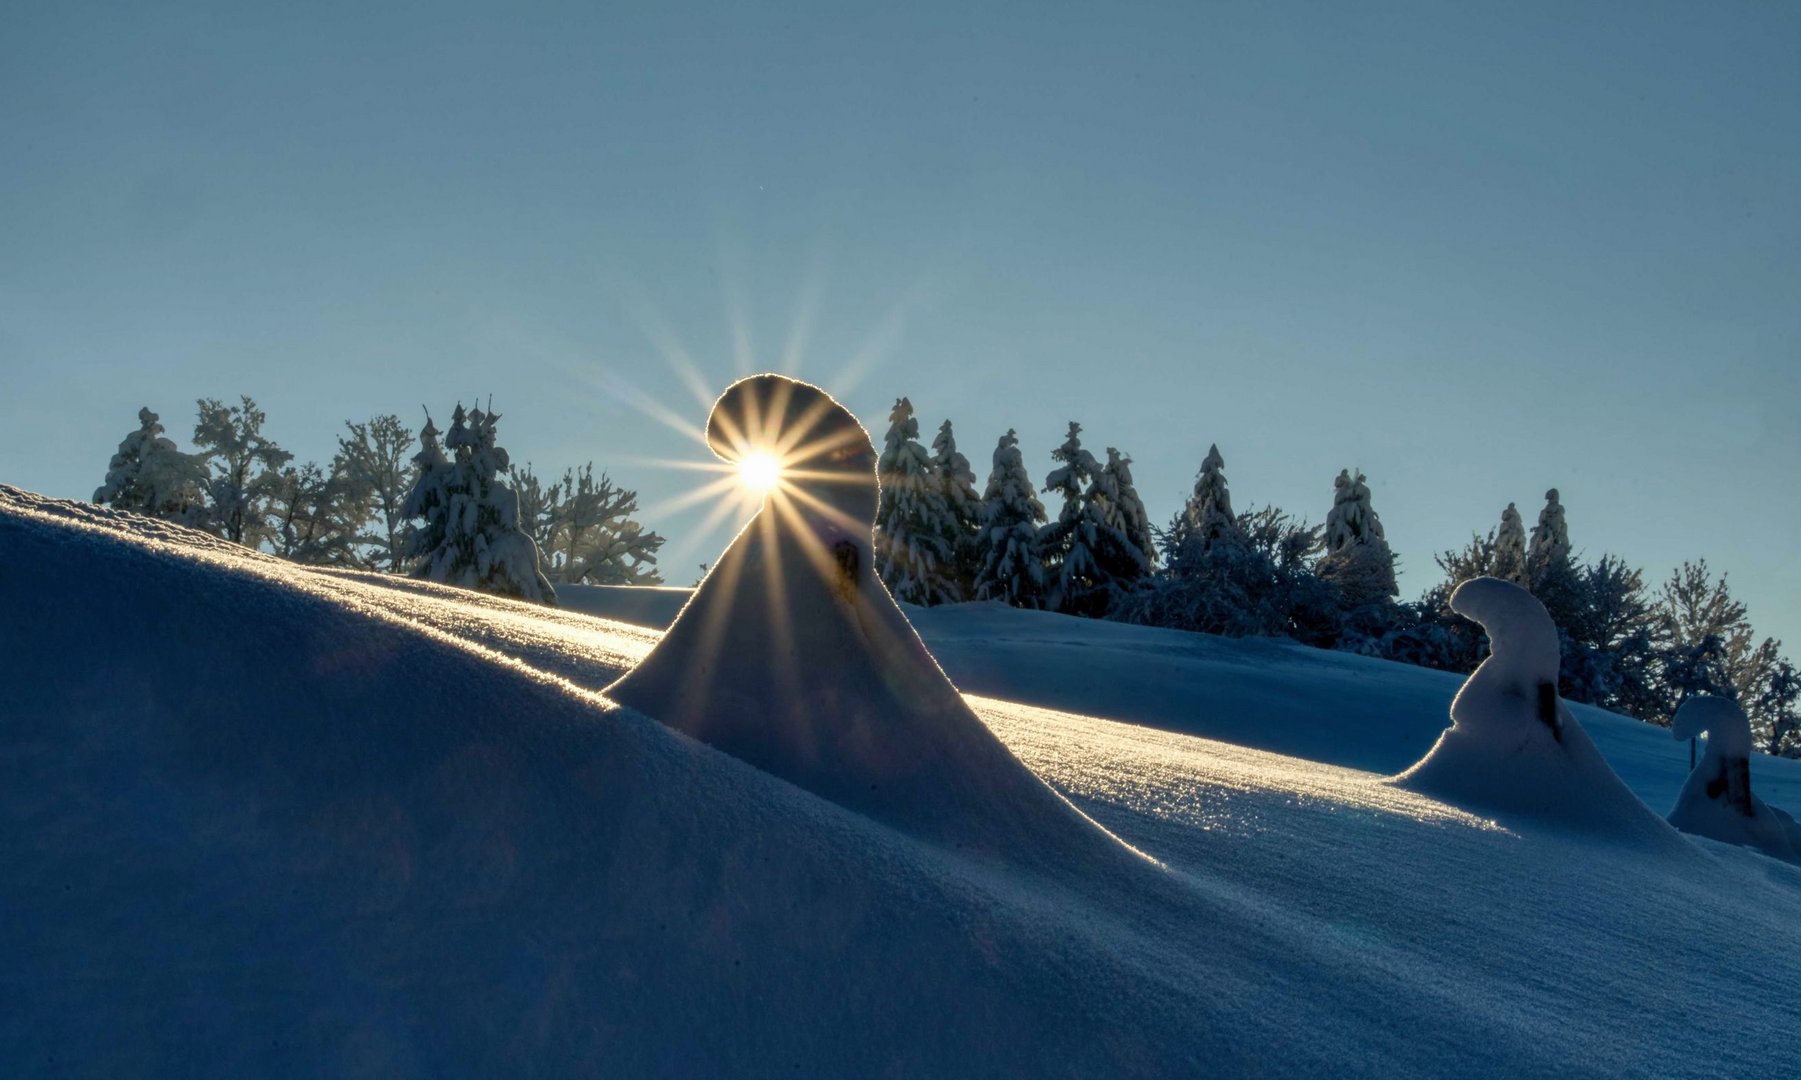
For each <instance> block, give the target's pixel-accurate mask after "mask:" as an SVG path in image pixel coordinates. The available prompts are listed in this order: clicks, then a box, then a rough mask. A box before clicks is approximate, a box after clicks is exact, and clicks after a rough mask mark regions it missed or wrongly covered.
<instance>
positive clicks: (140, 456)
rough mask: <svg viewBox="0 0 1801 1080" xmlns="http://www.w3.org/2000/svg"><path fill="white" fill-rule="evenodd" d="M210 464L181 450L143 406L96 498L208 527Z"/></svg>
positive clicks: (183, 523) (106, 503)
mask: <svg viewBox="0 0 1801 1080" xmlns="http://www.w3.org/2000/svg"><path fill="white" fill-rule="evenodd" d="M206 481H207V470H206V463H205V462H204V461H202V460H201V459H200V458H199V457H198V456H196V455H193V454H184V453H182V452H181V451H180V450H178V449H176V447H175V443H174V441H173V440H171V439H169V438H168V437H166V436H165V435H164V434H163V425H162V424H161V423H160V422H159V418H158V417H157V415H156V414H155V413H153V412H151V411H150V409H149V408H148V407H146V408H142V409H139V410H138V428H137V430H136V431H133V432H131V433H130V434H128V435H126V436H125V438H124V439H122V440H121V441H120V442H119V449H118V452H117V453H115V454H113V456H112V460H111V461H109V462H108V463H107V468H106V479H105V480H104V481H103V482H102V483H101V485H100V486H99V487H98V488H96V489H95V490H94V501H95V502H97V503H103V504H105V505H107V506H111V507H114V508H115V509H119V510H130V511H133V512H135V513H139V514H146V515H149V516H150V517H156V518H162V519H163V520H165V521H173V522H176V523H178V524H181V525H187V526H190V527H193V528H204V527H205V526H206V525H207V524H208V522H209V519H208V516H207V513H206V494H205V487H204V485H205V483H206Z"/></svg>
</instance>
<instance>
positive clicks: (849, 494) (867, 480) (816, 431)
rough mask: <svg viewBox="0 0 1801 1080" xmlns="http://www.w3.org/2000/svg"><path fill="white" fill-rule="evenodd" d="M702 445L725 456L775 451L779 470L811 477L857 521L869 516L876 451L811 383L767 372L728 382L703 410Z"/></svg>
mask: <svg viewBox="0 0 1801 1080" xmlns="http://www.w3.org/2000/svg"><path fill="white" fill-rule="evenodd" d="M707 448H708V449H710V450H712V451H713V453H715V454H717V455H718V456H719V457H720V458H722V459H723V460H725V461H729V462H736V461H738V460H739V459H740V458H742V457H744V456H745V455H746V454H750V453H755V452H758V451H766V452H769V453H773V454H774V455H775V456H776V458H777V459H778V460H780V461H781V464H782V469H783V471H784V472H785V473H789V474H793V475H796V476H797V477H800V478H804V479H806V480H807V481H809V483H808V484H807V487H808V488H809V490H811V491H813V492H814V493H815V494H816V495H817V496H818V497H819V498H820V499H822V500H824V501H827V502H829V503H830V504H831V505H832V506H833V507H834V508H836V509H837V510H840V511H842V512H843V513H844V514H846V515H847V516H849V517H852V518H854V519H856V520H857V521H860V522H870V521H874V520H875V499H876V480H875V459H876V455H875V446H874V444H873V443H871V442H870V440H869V433H868V432H867V431H864V430H863V425H862V424H859V423H857V418H856V417H854V416H852V415H851V414H850V410H848V409H846V408H845V407H844V406H842V405H840V404H838V402H837V401H835V400H833V398H832V395H830V394H828V393H826V392H825V391H824V390H821V389H820V388H819V387H817V386H814V385H812V384H811V383H804V382H801V381H799V380H798V379H790V378H788V377H787V376H785V375H768V374H765V375H752V376H750V377H748V378H744V379H739V380H738V381H737V382H735V383H733V384H732V385H730V386H728V387H726V389H725V393H723V394H720V395H719V400H718V401H715V402H714V403H713V411H712V412H710V413H708V414H707ZM813 481H817V482H813ZM803 501H804V500H803Z"/></svg>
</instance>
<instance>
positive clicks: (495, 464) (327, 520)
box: [94, 397, 664, 602]
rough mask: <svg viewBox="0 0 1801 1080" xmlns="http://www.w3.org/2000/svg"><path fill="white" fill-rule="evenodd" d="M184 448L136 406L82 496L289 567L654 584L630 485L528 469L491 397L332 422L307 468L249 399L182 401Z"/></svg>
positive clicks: (540, 590)
mask: <svg viewBox="0 0 1801 1080" xmlns="http://www.w3.org/2000/svg"><path fill="white" fill-rule="evenodd" d="M196 404H197V406H198V411H197V415H196V419H195V424H194V434H193V447H194V449H193V450H191V451H186V450H182V449H181V448H179V447H178V446H177V445H176V443H175V441H174V440H173V439H170V438H169V437H168V435H167V434H166V432H165V429H164V428H163V425H162V423H161V419H160V417H158V415H157V414H156V413H154V412H151V411H150V409H149V408H147V407H146V408H143V409H140V410H139V411H138V426H137V428H136V430H134V431H131V432H129V433H128V434H127V435H126V436H125V438H124V439H123V440H122V441H121V442H120V443H119V449H118V451H117V452H116V453H114V454H113V456H112V459H111V461H110V462H109V463H108V466H107V472H106V477H105V479H104V480H103V481H102V483H101V485H100V487H99V488H97V489H96V490H95V492H94V501H95V502H97V503H103V504H105V505H108V506H112V507H115V508H118V509H121V510H131V511H135V512H137V513H142V514H149V515H151V516H153V517H157V518H162V519H164V520H168V521H173V522H176V523H179V524H182V525H186V526H189V527H191V528H195V529H200V530H202V531H205V532H208V533H211V534H212V535H214V536H218V537H221V538H223V539H226V540H230V541H231V542H233V543H236V544H242V545H243V546H245V547H247V548H253V549H257V550H261V551H265V552H268V553H270V554H273V555H276V556H279V557H281V558H284V559H290V560H292V561H294V562H298V563H306V564H311V565H320V566H337V567H344V568H350V569H358V570H370V571H379V572H383V573H391V574H411V575H412V576H415V577H421V578H425V579H428V580H432V581H438V582H443V583H446V584H454V585H461V586H464V587H467V588H478V589H482V590H484V591H488V592H496V593H501V594H503V595H510V596H517V597H521V598H524V599H531V600H537V601H541V602H551V601H554V599H555V588H554V585H553V584H552V583H563V584H578V583H582V584H594V585H654V584H660V583H661V581H662V578H661V576H660V575H659V574H658V571H657V559H656V552H657V549H658V548H660V547H662V545H663V543H664V538H663V537H661V536H659V535H657V534H656V533H654V532H651V531H648V530H646V529H645V528H644V527H643V526H642V525H641V524H640V523H639V522H638V521H637V520H636V519H635V515H636V514H637V513H638V494H637V492H636V491H633V490H630V489H628V488H622V487H620V486H618V485H617V484H615V483H614V482H613V481H612V480H611V479H610V478H609V477H608V476H607V474H606V473H605V472H602V473H601V474H600V475H599V477H596V476H595V474H594V466H593V465H592V464H591V463H590V464H586V465H583V466H581V467H579V468H569V469H565V470H564V471H563V474H562V477H561V478H560V479H550V480H543V479H540V478H539V477H538V476H536V475H535V474H534V473H533V472H532V467H531V465H530V464H529V463H528V464H527V465H526V466H525V467H524V468H523V469H521V468H517V467H515V466H513V465H512V463H511V461H510V459H509V456H508V454H507V452H506V450H505V449H504V448H503V447H501V446H499V445H498V443H497V433H496V425H497V423H498V421H499V419H500V417H499V415H498V414H497V413H494V412H493V411H492V409H491V408H490V409H489V410H488V411H483V410H482V409H480V408H476V409H472V410H465V409H464V408H463V406H462V404H461V403H458V404H457V406H456V408H455V409H454V410H453V411H452V413H451V424H450V429H449V431H448V432H440V431H439V430H438V429H437V427H436V426H435V425H434V424H433V422H432V419H431V416H430V414H429V412H428V413H427V415H426V418H425V426H424V427H423V428H421V429H420V430H419V432H418V433H417V434H415V433H414V432H413V431H412V430H411V429H410V428H408V427H407V426H406V425H405V424H404V423H402V422H401V420H400V418H399V417H398V416H395V415H393V414H384V415H380V416H375V417H371V418H370V419H368V420H366V421H362V422H360V423H359V422H355V421H346V422H345V424H344V428H345V432H344V434H341V435H339V436H338V437H337V452H336V453H335V454H334V455H333V456H332V458H331V460H330V461H329V462H328V463H326V464H324V465H321V464H319V463H318V462H314V461H308V462H305V463H303V464H295V463H294V455H293V454H291V453H289V452H288V451H286V450H283V449H282V448H281V447H280V446H279V445H277V444H276V443H275V442H274V441H273V440H272V439H271V438H269V437H268V436H267V435H265V434H264V432H263V428H264V425H265V423H266V421H267V417H266V416H265V414H264V413H263V411H262V410H261V409H259V408H258V407H257V405H256V402H255V401H254V400H252V399H251V398H249V397H243V398H240V399H239V403H238V404H236V405H226V404H223V403H222V402H220V401H217V400H214V399H211V398H202V399H200V400H199V401H197V402H196Z"/></svg>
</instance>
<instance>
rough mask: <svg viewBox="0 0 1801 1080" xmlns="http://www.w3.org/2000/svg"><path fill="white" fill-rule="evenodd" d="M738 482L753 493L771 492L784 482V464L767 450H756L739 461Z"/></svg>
mask: <svg viewBox="0 0 1801 1080" xmlns="http://www.w3.org/2000/svg"><path fill="white" fill-rule="evenodd" d="M738 480H739V482H740V483H742V484H743V485H744V486H745V487H747V488H750V489H751V490H752V491H769V490H771V489H773V488H775V487H776V486H778V485H779V484H781V482H782V463H781V460H780V459H778V458H777V457H776V456H775V455H774V454H772V453H770V452H769V451H767V450H756V451H752V452H751V453H748V454H746V455H744V456H743V457H742V458H739V459H738Z"/></svg>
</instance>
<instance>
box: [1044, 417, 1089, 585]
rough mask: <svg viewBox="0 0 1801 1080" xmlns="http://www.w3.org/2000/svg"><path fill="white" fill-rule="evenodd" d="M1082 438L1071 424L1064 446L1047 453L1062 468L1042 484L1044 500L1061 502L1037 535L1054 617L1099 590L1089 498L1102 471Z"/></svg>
mask: <svg viewBox="0 0 1801 1080" xmlns="http://www.w3.org/2000/svg"><path fill="white" fill-rule="evenodd" d="M1081 435H1082V425H1081V424H1078V423H1076V422H1075V421H1074V420H1071V421H1070V422H1069V433H1068V434H1067V435H1066V436H1065V437H1064V440H1063V445H1061V446H1059V447H1057V449H1055V450H1052V451H1051V458H1052V459H1053V460H1055V461H1058V462H1061V463H1062V464H1061V465H1060V466H1059V467H1058V468H1056V469H1053V470H1051V472H1050V474H1049V475H1048V476H1046V477H1045V478H1044V491H1045V492H1046V494H1049V493H1052V492H1055V493H1057V494H1059V495H1061V496H1063V508H1062V509H1061V510H1060V511H1059V512H1058V514H1057V520H1055V521H1053V522H1051V523H1050V524H1048V525H1046V526H1045V527H1044V528H1042V529H1040V530H1038V556H1039V558H1040V559H1042V560H1043V561H1044V565H1045V572H1046V574H1047V575H1048V576H1049V580H1050V590H1049V594H1048V597H1047V600H1048V603H1047V604H1046V606H1047V607H1050V608H1052V609H1053V610H1056V611H1073V610H1075V608H1076V607H1077V606H1078V605H1084V604H1086V602H1087V601H1088V598H1089V594H1091V593H1092V592H1094V591H1095V589H1096V588H1097V587H1099V584H1100V583H1099V578H1100V570H1099V567H1098V566H1097V565H1096V561H1095V550H1094V549H1095V547H1096V546H1097V545H1098V543H1099V537H1098V536H1097V535H1096V532H1097V527H1098V526H1099V524H1100V522H1099V514H1098V512H1097V508H1096V507H1095V505H1094V500H1093V498H1092V497H1091V493H1092V492H1093V489H1094V484H1095V481H1096V479H1098V478H1099V476H1100V471H1101V468H1100V464H1099V463H1098V462H1096V461H1095V460H1094V455H1093V454H1090V453H1089V452H1088V451H1087V450H1085V449H1083V447H1082V439H1081Z"/></svg>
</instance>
